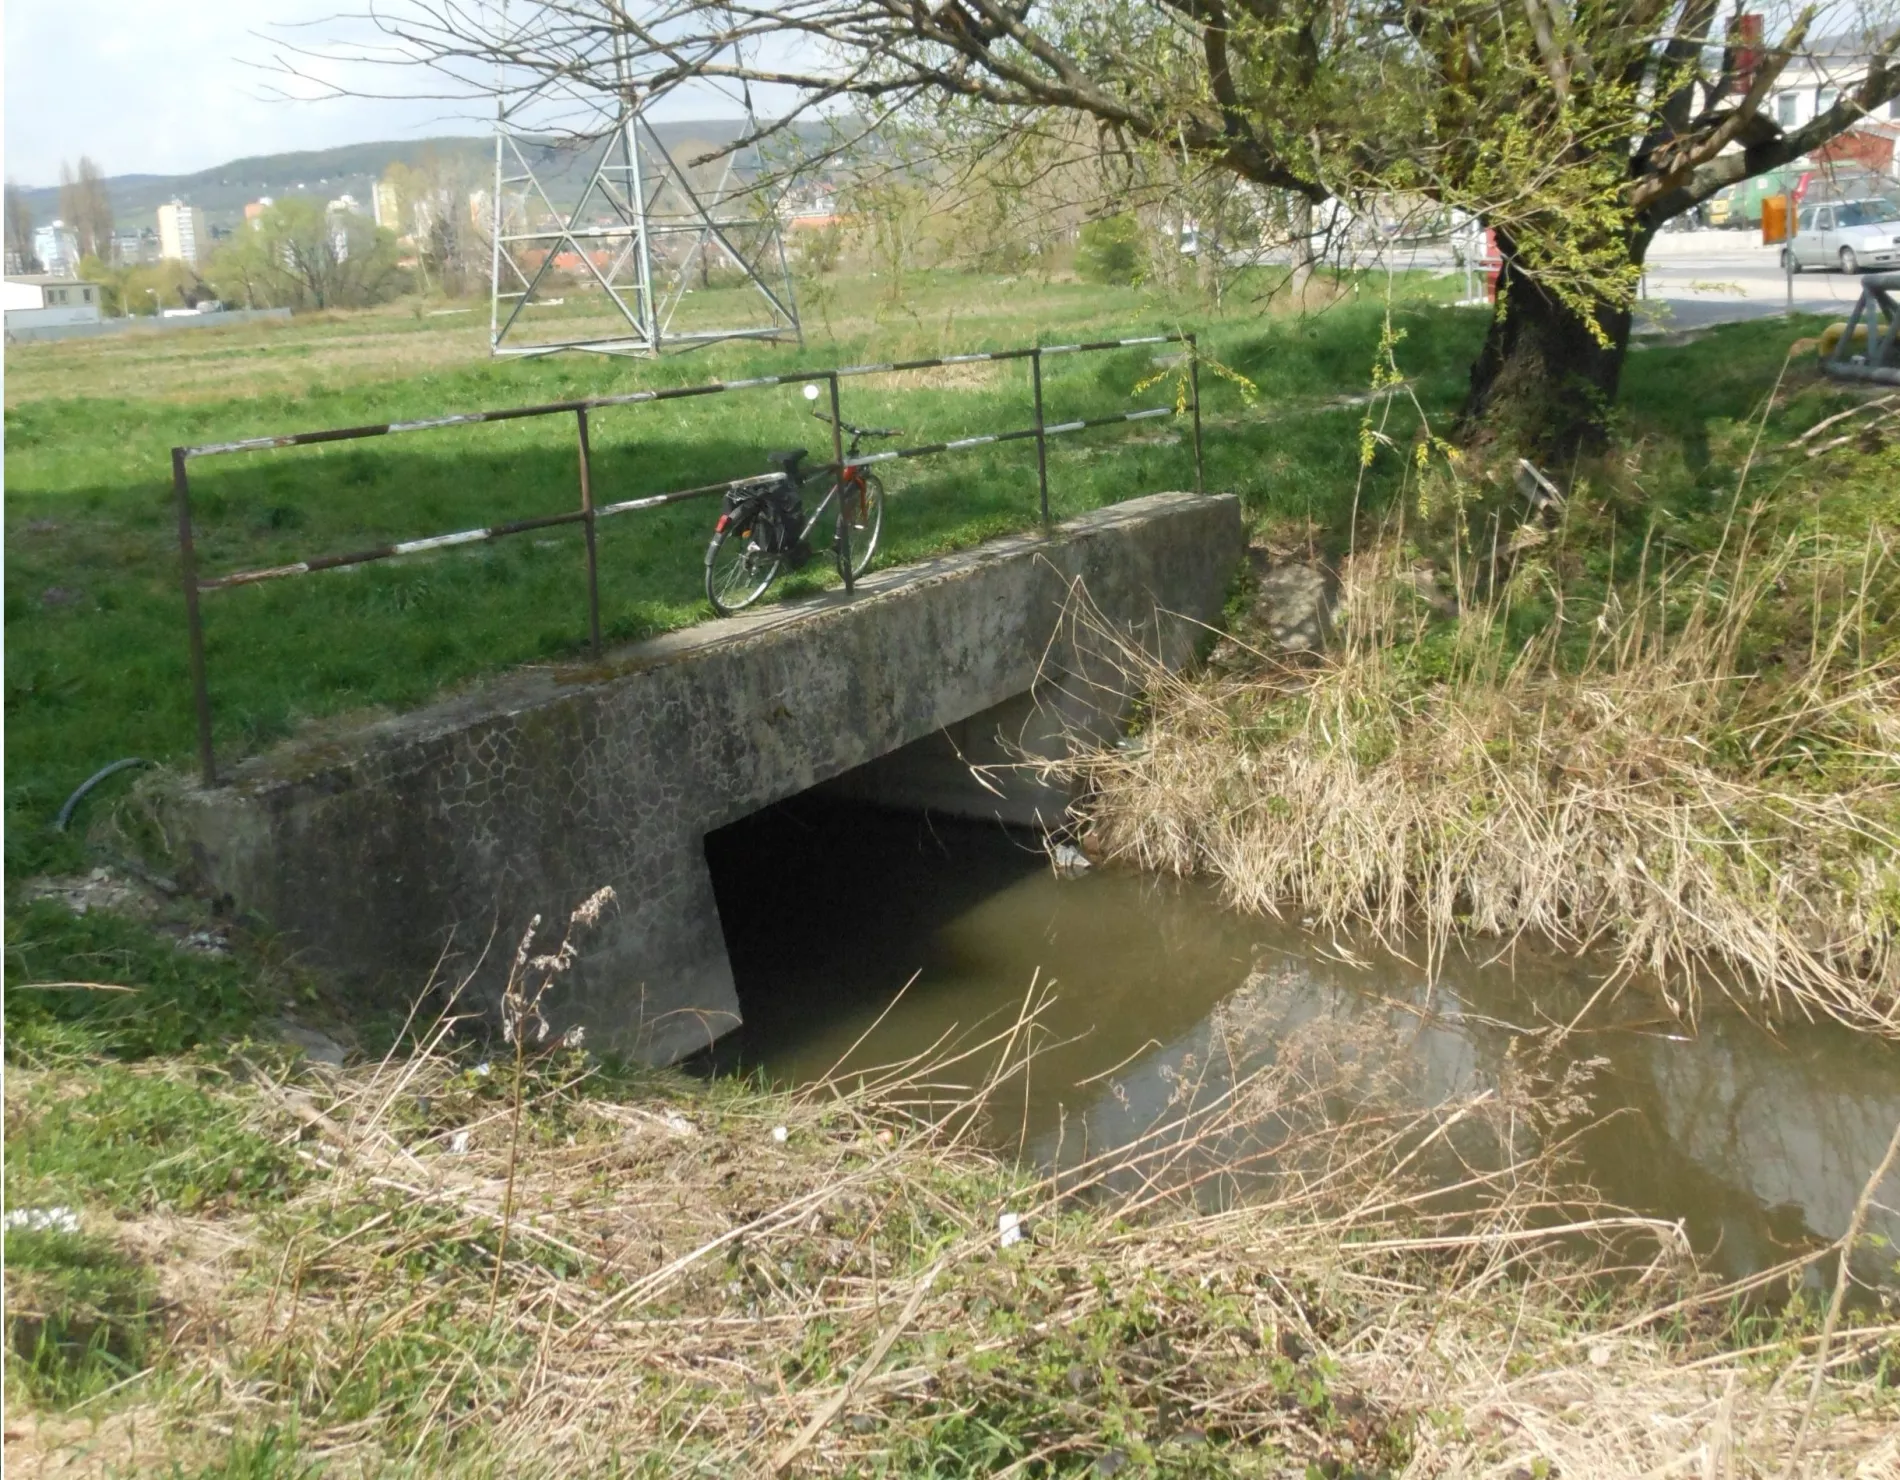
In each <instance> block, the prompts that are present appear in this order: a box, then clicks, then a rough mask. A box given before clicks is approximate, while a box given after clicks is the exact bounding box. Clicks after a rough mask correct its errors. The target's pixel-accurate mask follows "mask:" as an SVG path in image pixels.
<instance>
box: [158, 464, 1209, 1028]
mask: <svg viewBox="0 0 1900 1480" xmlns="http://www.w3.org/2000/svg"><path fill="white" fill-rule="evenodd" d="M1242 544H1243V535H1242V528H1241V517H1240V509H1239V505H1238V503H1237V502H1236V500H1235V499H1233V498H1232V497H1229V496H1216V497H1199V496H1196V495H1194V494H1184V493H1164V494H1156V495H1153V496H1151V497H1147V498H1141V499H1136V500H1132V501H1130V502H1127V503H1123V504H1118V505H1115V506H1114V507H1112V508H1107V509H1102V510H1099V511H1097V512H1095V513H1092V514H1087V515H1084V516H1082V517H1081V518H1079V519H1075V520H1071V521H1070V522H1068V523H1066V524H1063V525H1060V526H1058V527H1056V528H1055V529H1053V530H1051V531H1049V532H1047V533H1046V534H1045V533H1037V534H1032V535H1023V536H1018V537H1015V538H1010V539H1004V540H999V541H995V542H993V543H991V544H988V545H984V546H982V547H980V548H978V549H975V550H970V551H966V552H963V553H960V554H956V555H949V556H945V557H942V558H940V559H935V560H929V561H924V562H922V563H919V564H914V565H909V566H904V567H900V568H897V569H893V570H888V571H880V572H877V573H875V574H874V575H872V576H870V577H867V578H866V579H864V580H862V581H860V582H859V583H858V589H857V594H856V596H855V597H854V598H851V599H846V598H845V597H844V596H843V595H842V593H834V594H829V595H825V596H820V597H815V598H811V599H809V600H803V601H796V602H788V603H786V604H784V605H782V606H776V607H771V608H767V609H765V610H763V611H760V612H757V613H747V614H743V615H741V616H738V617H734V618H729V619H726V620H722V621H715V622H708V623H705V624H703V625H701V626H697V627H694V628H691V629H689V630H686V631H683V632H678V633H674V634H671V635H669V636H666V637H661V638H657V639H654V640H652V641H649V642H644V643H640V644H637V645H635V646H631V647H627V648H624V649H621V650H619V651H617V652H614V653H610V654H609V655H607V657H606V658H605V659H604V660H602V661H600V662H598V663H591V664H585V665H574V666H571V667H560V668H535V669H529V670H526V671H522V672H519V673H515V674H512V675H509V676H507V677H504V678H501V679H498V680H495V681H493V682H490V683H488V684H485V685H483V686H481V687H480V688H478V689H477V690H475V691H473V692H470V693H468V694H465V695H462V696H459V697H457V698H453V699H449V700H445V701H443V702H441V703H438V704H435V705H432V706H431V707H429V708H427V709H423V710H420V711H417V712H415V713H411V714H407V715H403V716H400V717H398V718H394V719H388V720H382V721H378V722H374V723H370V724H367V725H364V726H362V727H361V728H359V729H356V730H354V731H350V732H346V733H340V734H330V735H326V736H324V737H323V738H311V739H299V740H294V741H291V742H289V743H286V744H285V745H282V746H280V747H278V748H277V749H275V750H273V751H271V752H270V753H268V754H266V755H263V756H259V757H256V758H254V759H252V760H249V761H247V762H245V763H243V764H242V765H240V766H238V767H237V768H236V769H235V770H233V771H232V772H231V773H230V775H229V776H228V778H227V779H226V781H225V782H224V784H222V785H219V786H217V787H213V788H208V789H193V790H188V791H186V792H184V793H183V794H182V795H180V796H179V797H178V798H177V799H176V802H175V804H174V807H173V823H174V833H175V836H177V837H178V838H179V839H180V840H181V846H182V850H183V851H185V852H187V853H188V854H189V859H188V861H187V863H188V867H187V873H188V875H190V876H191V877H193V878H194V881H195V882H196V883H197V884H199V885H200V886H201V887H205V888H208V889H210V890H212V891H213V892H215V893H218V894H222V895H229V896H230V897H231V898H232V899H233V900H234V901H235V903H236V904H237V905H238V906H239V907H240V908H244V909H248V910H252V911H255V912H256V913H257V914H259V915H261V916H262V917H263V918H264V919H265V920H266V921H267V922H269V924H270V925H271V926H273V927H274V928H276V929H277V930H278V931H280V932H282V933H283V934H284V935H286V936H287V937H288V938H289V939H290V940H291V942H292V943H293V944H295V945H296V946H297V947H299V948H300V949H301V950H302V951H303V953H304V954H305V956H306V957H307V958H308V959H310V960H312V961H313V962H315V963H316V964H318V965H320V966H322V967H324V968H326V969H328V970H330V971H331V972H333V973H336V974H338V975H340V976H341V977H343V978H344V979H345V980H346V981H349V982H352V983H353V984H355V985H356V986H357V987H359V988H364V989H368V990H372V991H376V992H379V993H388V994H389V995H390V996H391V998H392V1000H398V1001H407V1000H408V999H409V998H411V997H413V996H414V995H415V993H416V992H417V991H419V990H420V989H421V987H422V985H423V983H424V982H425V981H426V980H427V979H428V977H429V974H430V972H431V969H432V968H434V967H435V966H436V964H437V962H438V959H439V958H440V957H441V954H442V952H443V950H444V948H445V946H446V947H447V948H448V949H449V951H450V959H449V962H448V964H447V966H446V967H445V968H444V970H445V973H447V974H449V975H450V976H451V979H459V978H460V977H461V976H462V975H464V974H468V973H471V972H472V973H473V977H474V980H473V982H472V984H471V989H470V990H471V994H472V997H473V1000H474V1001H476V1002H478V1003H479V1002H484V1001H485V1002H490V1003H492V1002H493V1001H495V1000H496V998H497V997H498V995H499V990H500V986H501V984H502V981H503V980H504V979H505V976H506V970H507V965H508V963H509V961H510V960H511V959H512V957H513V955H514V951H515V946H516V942H517V941H518V940H519V938H520V935H521V932H522V930H523V928H524V927H525V925H526V924H527V922H528V920H529V918H530V917H531V916H533V915H534V914H536V913H539V914H540V915H541V916H542V918H543V920H544V922H546V923H545V924H544V925H543V928H542V934H541V937H540V948H541V949H551V948H552V947H553V945H554V944H555V943H557V942H558V941H559V939H560V936H561V931H562V928H563V927H564V925H565V922H566V919H567V915H568V912H569V911H570V910H571V909H572V908H573V907H574V905H575V904H577V903H578V902H579V901H580V900H582V899H583V898H585V897H586V896H587V895H589V894H591V893H592V892H593V891H594V890H596V889H598V888H600V887H601V886H602V885H611V886H612V887H613V889H614V891H615V895H616V902H615V904H614V905H613V906H611V907H609V909H608V911H607V913H606V914H605V916H604V917H603V918H602V920H601V922H600V924H599V925H598V926H597V927H596V928H595V929H593V930H592V931H589V932H587V933H586V934H585V935H584V936H583V938H581V939H580V941H579V944H580V947H581V950H582V960H581V962H580V964H579V965H578V966H577V967H576V968H575V969H574V970H573V971H572V972H570V973H569V974H568V975H567V976H566V977H564V978H563V979H562V981H561V982H560V984H559V986H558V987H557V989H556V991H555V992H554V993H553V994H551V996H550V999H549V1002H548V1015H549V1017H550V1020H551V1021H552V1022H553V1024H554V1026H555V1028H556V1030H557V1031H562V1030H565V1029H566V1028H568V1027H569V1026H570V1025H573V1024H575V1023H582V1024H585V1025H586V1027H587V1028H588V1031H589V1035H590V1041H592V1042H593V1043H595V1044H597V1045H599V1046H602V1047H607V1046H613V1047H618V1048H620V1049H622V1050H625V1051H632V1052H637V1053H639V1054H640V1055H641V1056H642V1057H645V1058H648V1059H652V1060H670V1059H673V1058H677V1057H679V1056H680V1055H682V1054H685V1053H688V1052H691V1051H692V1050H693V1049H695V1048H698V1047H701V1046H703V1045H704V1044H705V1043H707V1042H708V1041H709V1040H710V1039H711V1038H712V1037H715V1036H717V1035H718V1034H720V1033H722V1032H724V1031H726V1030H728V1029H730V1028H732V1027H734V1026H736V1025H737V1024H738V1021H739V1003H738V999H737V997H736V995H735V993H734V990H733V981H732V970H731V967H730V965H729V963H728V961H727V959H726V950H725V940H724V936H723V933H722V931H721V927H720V920H719V912H718V906H717V904H716V903H715V901H714V896H713V887H712V880H711V877H710V875H709V873H708V871H707V865H706V856H705V838H706V835H707V834H708V833H709V832H712V831H714V830H716V829H718V828H720V827H722V826H724V825H726V824H728V823H731V822H734V821H736V820H738V819H739V818H741V817H744V816H747V815H748V814H750V813H752V812H755V811H757V810H759V809H760V808H762V807H765V806H768V805H770V804H771V803H773V802H776V801H781V800H783V799H784V798H786V797H789V796H792V795H795V794H797V793H799V792H802V791H805V790H807V789H809V788H812V787H816V786H820V785H830V786H834V787H837V788H839V789H841V790H845V791H848V792H849V793H850V794H852V795H854V796H856V797H859V798H862V799H867V800H873V801H881V802H886V803H889V804H891V805H895V806H908V807H931V808H936V809H939V810H944V811H949V812H953V813H958V814H961V815H968V816H977V817H990V816H1000V817H1002V818H1003V819H1004V820H1006V821H1010V822H1018V823H1034V822H1037V821H1040V822H1041V823H1043V824H1044V825H1046V826H1055V825H1057V824H1058V823H1059V822H1060V820H1061V816H1062V813H1063V809H1064V807H1065V806H1066V804H1067V800H1068V799H1067V797H1066V796H1064V795H1061V794H1059V793H1057V792H1054V791H1052V790H1049V789H1046V788H1044V787H1042V786H1041V785H1039V784H1038V783H1037V782H1036V780H1035V779H1034V778H1033V776H1031V775H1030V774H1028V773H1027V772H1026V771H1020V770H1019V771H1016V772H1013V773H1004V774H1002V775H1001V776H991V777H989V778H987V779H986V781H979V780H978V779H977V778H976V777H975V776H974V775H973V773H972V771H971V769H970V768H971V766H972V765H982V764H985V763H996V762H1006V761H1008V760H1009V759H1010V758H1011V757H1012V756H1014V755H1018V754H1020V753H1021V752H1023V751H1027V752H1029V753H1031V754H1043V755H1049V754H1053V753H1056V752H1057V751H1059V749H1060V747H1061V746H1063V745H1064V744H1066V743H1068V738H1069V737H1071V736H1073V735H1075V734H1077V733H1081V734H1089V735H1096V736H1100V735H1104V734H1107V733H1110V732H1112V729H1113V727H1114V725H1115V724H1116V723H1117V721H1118V720H1119V719H1120V717H1121V715H1122V714H1123V712H1124V711H1125V707H1126V704H1127V701H1128V698H1129V697H1130V696H1129V695H1128V694H1127V693H1126V684H1125V682H1124V681H1123V680H1122V678H1121V675H1120V673H1119V671H1118V670H1117V669H1116V668H1115V666H1114V665H1113V664H1112V663H1109V662H1107V661H1106V660H1105V657H1104V656H1103V651H1102V645H1101V644H1099V643H1095V642H1091V641H1089V640H1082V639H1079V638H1078V629H1077V625H1076V624H1075V623H1074V622H1072V621H1070V620H1069V619H1068V617H1069V614H1071V613H1072V612H1073V610H1074V605H1075V599H1076V597H1077V595H1078V593H1079V592H1083V591H1085V592H1086V596H1087V600H1088V602H1089V603H1090V605H1091V606H1092V607H1093V609H1094V610H1095V612H1097V613H1099V614H1100V616H1101V617H1102V618H1104V619H1106V622H1107V623H1108V624H1110V625H1112V626H1113V627H1114V628H1115V629H1117V630H1118V631H1119V632H1121V633H1125V634H1126V635H1127V636H1128V637H1130V638H1132V639H1133V640H1134V641H1136V642H1137V643H1139V644H1140V645H1141V647H1142V648H1143V649H1144V650H1145V651H1147V652H1149V653H1151V654H1153V655H1155V656H1157V657H1159V658H1161V659H1162V660H1164V661H1166V662H1168V663H1170V664H1179V663H1181V662H1183V661H1185V660H1186V658H1187V657H1188V656H1189V655H1190V653H1191V652H1192V650H1193V647H1194V644H1195V642H1196V641H1197V639H1198V638H1199V636H1200V635H1201V633H1202V632H1203V631H1204V629H1203V628H1202V627H1201V626H1200V625H1199V624H1200V623H1204V622H1208V621H1210V620H1212V619H1214V618H1215V617H1217V616H1218V614H1219V611H1220V608H1221V604H1222V601H1223V598H1224V597H1225V594H1226V591H1227V588H1228V582H1229V580H1230V578H1231V575H1232V572H1233V569H1234V566H1235V563H1236V561H1237V560H1238V558H1239V556H1240V553H1241V549H1242ZM834 904H835V902H834V901H827V900H823V899H810V898H806V897H804V895H803V894H802V893H801V890H800V881H799V880H797V879H795V878H788V879H786V880H784V881H783V888H782V890H781V891H780V893H779V894H778V895H777V897H775V898H772V899H761V900H759V901H758V902H757V905H758V907H759V908H761V909H767V910H817V911H821V912H822V911H824V910H825V909H827V908H830V907H833V905H834ZM603 1040H604V1041H603Z"/></svg>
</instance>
